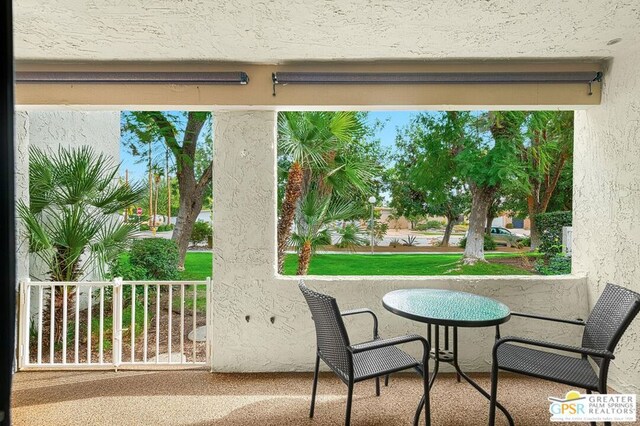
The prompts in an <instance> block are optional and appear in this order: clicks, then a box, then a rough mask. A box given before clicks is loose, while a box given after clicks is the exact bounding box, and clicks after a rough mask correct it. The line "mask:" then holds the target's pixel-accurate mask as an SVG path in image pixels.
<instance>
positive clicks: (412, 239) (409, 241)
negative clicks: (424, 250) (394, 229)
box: [402, 235, 418, 247]
mask: <svg viewBox="0 0 640 426" xmlns="http://www.w3.org/2000/svg"><path fill="white" fill-rule="evenodd" d="M402 245H403V246H406V247H413V246H417V245H418V243H417V242H416V236H415V235H407V238H403V239H402Z"/></svg>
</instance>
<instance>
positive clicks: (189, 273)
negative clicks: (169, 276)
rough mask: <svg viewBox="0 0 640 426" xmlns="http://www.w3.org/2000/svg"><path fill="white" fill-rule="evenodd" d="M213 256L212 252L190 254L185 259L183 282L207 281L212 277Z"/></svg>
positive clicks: (181, 275) (182, 273)
mask: <svg viewBox="0 0 640 426" xmlns="http://www.w3.org/2000/svg"><path fill="white" fill-rule="evenodd" d="M212 268H213V254H212V253H210V252H188V253H187V257H186V258H185V259H184V271H181V272H180V279H181V280H194V281H195V280H206V279H207V277H210V276H211V270H212Z"/></svg>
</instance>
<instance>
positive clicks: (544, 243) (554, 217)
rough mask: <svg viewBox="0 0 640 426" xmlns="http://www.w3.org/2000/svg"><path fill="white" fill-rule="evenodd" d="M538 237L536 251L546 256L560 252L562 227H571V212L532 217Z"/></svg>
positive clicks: (542, 214)
mask: <svg viewBox="0 0 640 426" xmlns="http://www.w3.org/2000/svg"><path fill="white" fill-rule="evenodd" d="M533 220H534V221H535V225H536V227H537V228H538V233H539V235H540V246H539V247H538V250H540V252H542V253H544V254H545V255H546V256H549V257H550V256H553V255H554V254H556V253H561V252H562V227H563V226H571V212H553V213H540V214H537V215H535V216H534V217H533Z"/></svg>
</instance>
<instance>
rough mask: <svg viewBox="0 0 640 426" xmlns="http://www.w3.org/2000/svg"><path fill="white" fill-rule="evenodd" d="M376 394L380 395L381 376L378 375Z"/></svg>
mask: <svg viewBox="0 0 640 426" xmlns="http://www.w3.org/2000/svg"><path fill="white" fill-rule="evenodd" d="M376 396H380V377H376Z"/></svg>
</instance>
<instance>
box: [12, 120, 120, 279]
mask: <svg viewBox="0 0 640 426" xmlns="http://www.w3.org/2000/svg"><path fill="white" fill-rule="evenodd" d="M60 145H63V146H67V147H80V146H82V145H89V146H91V147H93V149H94V150H95V151H96V152H98V153H104V154H107V155H109V156H111V157H112V158H113V160H114V162H115V164H117V163H118V162H119V161H120V112H119V111H61V110H60V111H52V110H30V111H18V112H17V114H16V147H17V149H16V175H17V176H16V186H17V187H16V198H17V199H22V200H24V201H25V202H27V203H28V200H29V155H28V150H29V146H35V147H38V148H40V149H44V150H51V151H55V150H57V149H58V146H60ZM17 231H18V232H19V234H18V240H17V244H18V253H17V255H18V269H17V277H18V280H22V279H25V278H27V277H29V276H31V278H32V279H42V278H44V274H45V273H46V270H45V268H44V267H43V266H42V264H41V262H40V261H39V260H38V259H37V258H36V257H35V256H33V255H31V256H29V254H28V243H27V242H26V241H25V239H24V238H23V236H24V235H23V234H22V233H21V231H20V228H18V230H17ZM29 258H30V259H29Z"/></svg>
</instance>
